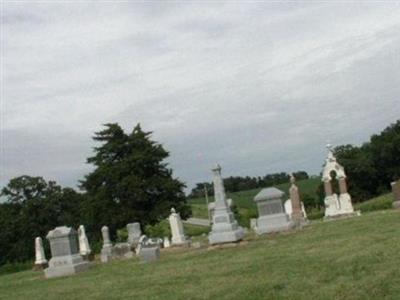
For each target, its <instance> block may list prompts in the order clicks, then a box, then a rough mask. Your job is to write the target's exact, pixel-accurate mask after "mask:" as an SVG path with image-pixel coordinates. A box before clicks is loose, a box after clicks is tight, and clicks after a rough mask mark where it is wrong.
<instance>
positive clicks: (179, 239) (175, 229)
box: [168, 208, 188, 246]
mask: <svg viewBox="0 0 400 300" xmlns="http://www.w3.org/2000/svg"><path fill="white" fill-rule="evenodd" d="M168 220H169V226H170V228H171V234H172V238H171V245H172V246H182V245H187V244H188V241H187V240H186V237H185V232H184V230H183V224H182V220H181V216H180V215H179V214H178V213H176V211H175V209H174V208H171V215H170V216H169V218H168Z"/></svg>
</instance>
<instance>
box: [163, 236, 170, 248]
mask: <svg viewBox="0 0 400 300" xmlns="http://www.w3.org/2000/svg"><path fill="white" fill-rule="evenodd" d="M169 247H171V242H170V241H169V238H168V237H167V236H166V237H164V248H169Z"/></svg>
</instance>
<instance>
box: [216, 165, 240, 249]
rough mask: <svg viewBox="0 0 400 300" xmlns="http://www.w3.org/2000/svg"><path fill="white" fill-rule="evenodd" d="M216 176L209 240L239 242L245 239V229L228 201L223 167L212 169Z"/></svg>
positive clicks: (217, 242) (219, 242) (218, 242)
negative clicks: (238, 221) (237, 219)
mask: <svg viewBox="0 0 400 300" xmlns="http://www.w3.org/2000/svg"><path fill="white" fill-rule="evenodd" d="M212 172H213V175H214V178H213V183H214V198H215V209H214V214H213V224H212V228H211V232H210V234H209V235H208V240H209V242H210V244H211V245H213V244H221V243H231V242H237V241H240V240H241V239H243V237H244V230H243V228H242V227H240V226H239V225H238V223H237V221H236V220H235V216H234V215H233V213H232V211H231V209H230V207H229V205H228V203H227V201H226V194H225V187H224V183H223V180H222V176H221V167H220V165H218V164H217V165H216V166H215V167H214V168H213V169H212Z"/></svg>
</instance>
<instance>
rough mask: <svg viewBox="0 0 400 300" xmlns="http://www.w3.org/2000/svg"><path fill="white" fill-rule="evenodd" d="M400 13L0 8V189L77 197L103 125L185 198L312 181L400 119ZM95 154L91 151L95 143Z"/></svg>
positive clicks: (149, 4) (190, 5) (352, 5)
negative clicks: (25, 185)
mask: <svg viewBox="0 0 400 300" xmlns="http://www.w3.org/2000/svg"><path fill="white" fill-rule="evenodd" d="M399 15H400V2H395V1H393V2H391V1H363V2H361V1H357V2H350V1H335V2H333V1H312V2H311V1H305V2H301V1H293V2H274V1H270V2H260V1H257V2H250V1H242V2H240V1H230V2H222V1H213V2H211V1H210V2H206V1H187V2H178V1H169V2H165V1H162V2H161V1H160V2H157V1H146V2H144V1H143V2H141V1H135V2H134V1H131V2H129V1H99V2H94V1H69V2H67V1H54V2H50V1H37V2H32V1H30V2H24V1H4V0H3V1H2V2H1V37H0V38H1V66H0V70H1V74H0V77H1V102H0V187H2V186H4V185H5V184H7V182H8V181H9V180H10V179H11V178H13V177H16V176H20V175H23V174H26V175H31V176H43V177H44V178H45V179H46V180H56V181H57V182H58V183H60V184H62V185H63V186H71V187H76V185H77V183H78V180H80V179H82V178H83V176H84V175H85V174H87V173H88V172H90V170H91V169H92V166H91V165H88V164H87V163H86V158H87V157H89V156H92V154H93V147H95V146H96V143H95V142H94V141H93V140H92V136H93V134H94V132H96V131H99V130H101V129H102V124H105V123H109V122H112V123H114V122H117V123H119V124H120V125H121V126H122V127H123V128H124V129H125V130H126V131H127V132H130V131H131V130H132V129H133V127H134V126H135V125H136V124H137V123H139V122H140V123H141V126H142V128H143V129H144V130H145V131H153V135H152V138H153V139H154V140H156V141H158V142H160V143H161V144H163V145H164V147H165V148H166V149H167V150H168V151H169V152H170V157H169V159H168V162H169V164H170V167H171V168H172V169H173V170H174V176H176V177H179V178H180V179H181V180H182V181H184V182H186V184H187V185H188V187H189V188H190V187H192V186H193V185H194V184H195V183H196V182H202V181H211V179H212V178H211V176H212V173H211V170H210V169H211V167H212V166H213V165H214V164H215V163H216V162H218V163H220V164H221V166H222V168H223V170H222V172H223V176H224V177H227V176H246V175H250V176H263V175H265V174H268V173H273V172H280V171H285V172H293V171H297V170H306V171H307V172H309V173H310V174H319V172H320V170H321V166H322V164H323V162H324V159H325V157H326V152H327V151H326V148H325V144H326V143H327V142H328V141H329V142H330V143H331V144H333V145H342V144H354V145H360V144H361V143H363V142H366V141H368V140H369V137H370V136H371V135H372V134H374V133H379V132H380V131H382V130H383V129H384V128H385V127H387V126H388V125H390V124H391V123H393V122H395V121H396V120H397V119H399V118H400V17H399ZM97 146H98V145H97Z"/></svg>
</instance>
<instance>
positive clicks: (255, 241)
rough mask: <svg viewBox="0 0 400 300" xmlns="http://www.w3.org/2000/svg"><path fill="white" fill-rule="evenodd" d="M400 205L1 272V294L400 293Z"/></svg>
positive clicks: (315, 296) (219, 295)
mask: <svg viewBox="0 0 400 300" xmlns="http://www.w3.org/2000/svg"><path fill="white" fill-rule="evenodd" d="M399 266H400V211H394V210H387V211H379V212H373V213H366V214H364V215H362V216H360V217H356V218H351V219H344V220H338V221H331V222H320V221H317V222H315V223H313V224H312V225H310V226H308V227H306V228H304V229H303V230H301V231H297V232H295V231H292V232H287V233H282V234H275V235H269V236H262V237H256V236H253V235H250V236H248V237H247V242H244V243H242V244H241V245H238V246H236V247H234V248H224V249H211V250H210V249H207V248H206V247H203V248H200V249H192V248H191V249H176V250H175V249H167V250H163V251H162V252H161V259H160V260H159V261H158V262H155V263H150V264H141V263H139V261H138V260H137V259H136V258H134V259H130V260H125V261H116V262H112V263H109V264H99V263H97V264H96V265H95V266H94V267H93V268H91V269H90V270H89V271H87V272H85V273H81V274H78V275H75V276H71V277H66V278H58V279H50V280H46V279H44V278H43V275H42V273H40V272H39V273H38V272H33V271H25V272H19V273H15V274H9V275H4V276H1V277H0V291H1V292H0V298H1V299H15V300H18V299H32V300H35V299H40V300H48V299H57V300H59V299H85V300H86V299H174V300H176V299H185V300H186V299H252V300H256V299H298V300H301V299H307V300H312V299H352V300H355V299H362V300H366V299H399V295H400V268H399Z"/></svg>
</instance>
